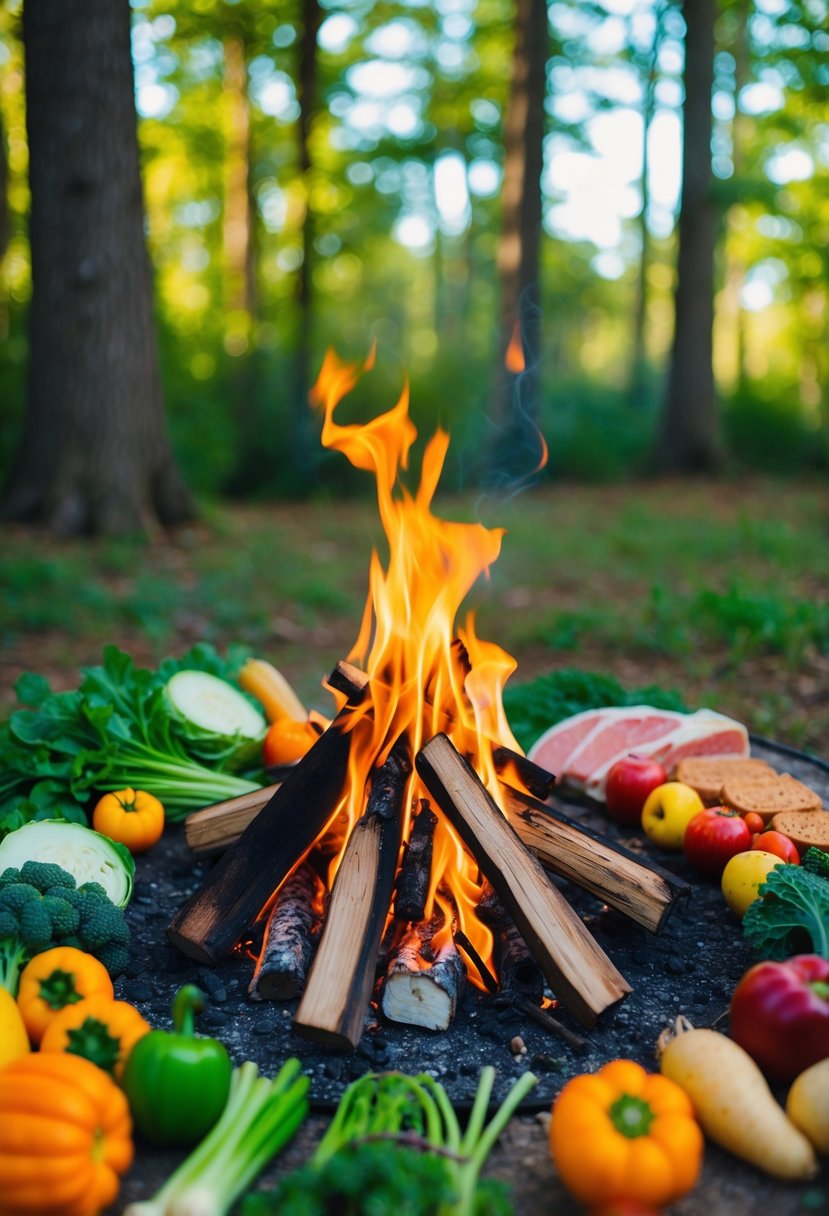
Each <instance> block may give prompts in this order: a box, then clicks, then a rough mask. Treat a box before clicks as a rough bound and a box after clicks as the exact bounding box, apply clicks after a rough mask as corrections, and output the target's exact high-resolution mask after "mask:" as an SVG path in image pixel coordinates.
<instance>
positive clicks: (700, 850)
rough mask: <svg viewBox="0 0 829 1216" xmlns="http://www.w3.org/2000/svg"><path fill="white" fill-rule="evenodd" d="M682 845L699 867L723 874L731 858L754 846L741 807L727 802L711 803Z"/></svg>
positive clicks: (697, 816)
mask: <svg viewBox="0 0 829 1216" xmlns="http://www.w3.org/2000/svg"><path fill="white" fill-rule="evenodd" d="M682 847H683V848H684V850H685V856H686V857H687V858H688V860H689V861H690V863H691V865H693V866H695V867H696V868H697V869H698V870H702V872H703V873H704V874H722V872H723V870H724V869H725V864H726V862H727V861H729V860H730V859H731V858H732V857H734V856H735V855H736V854H737V853H744V852H745V851H746V850H747V849H750V848H751V832H750V831H749V829H748V827H747V825H746V822H745V820H744V819H742V818H741V817H740V815H739V814H738V813H737V811H732V810H730V809H729V808H728V807H727V806H710V807H708V809H707V810H704V811H700V812H699V813H698V814H696V815H695V816H694V818H693V819H692V820H691V822H690V823H689V824H688V826H687V828H686V829H685V837H684V839H683V842H682Z"/></svg>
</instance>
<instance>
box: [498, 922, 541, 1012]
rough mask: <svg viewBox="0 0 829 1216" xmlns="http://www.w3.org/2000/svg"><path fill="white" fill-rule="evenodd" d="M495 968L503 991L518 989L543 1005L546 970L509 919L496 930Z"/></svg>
mask: <svg viewBox="0 0 829 1216" xmlns="http://www.w3.org/2000/svg"><path fill="white" fill-rule="evenodd" d="M495 968H496V970H497V972H498V979H499V981H500V984H501V990H502V992H517V993H519V994H520V995H521V996H524V997H526V998H527V1000H528V1001H532V1002H533V1004H534V1005H540V1004H541V999H542V997H543V996H544V974H543V972H542V970H541V968H540V967H539V965H538V963H537V962H536V961H535V959H534V958H533V956H532V954H531V953H530V950H529V947H528V946H527V943H526V942H525V941H524V939H523V937H522V936H521V933H520V931H519V929H518V926H517V925H515V924H514V923H513V922H512V921H507V923H506V924H504V925H502V926H501V927H500V928H499V929H498V930H497V931H496V934H495Z"/></svg>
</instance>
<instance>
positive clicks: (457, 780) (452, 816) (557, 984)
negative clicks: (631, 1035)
mask: <svg viewBox="0 0 829 1216" xmlns="http://www.w3.org/2000/svg"><path fill="white" fill-rule="evenodd" d="M416 766H417V771H418V773H419V775H420V778H421V780H422V781H423V783H424V784H425V786H426V788H427V789H428V790H429V793H430V794H431V795H432V797H433V798H434V799H435V801H436V802H437V804H438V806H439V807H440V808H441V810H442V811H443V812H444V814H445V815H446V816H447V818H448V819H449V820H450V821H451V822H452V824H453V825H454V827H455V828H456V830H457V831H458V833H459V834H460V836H461V838H462V840H463V841H464V844H465V845H466V847H467V848H468V849H469V851H470V853H471V854H472V855H473V857H475V859H476V860H477V862H478V865H479V866H480V868H481V870H482V872H483V873H484V875H485V876H486V877H487V878H488V879H489V881H490V882H491V883H492V885H493V887H494V888H495V890H496V891H497V893H498V895H499V896H500V898H501V901H502V902H503V904H504V906H505V907H506V909H507V911H508V912H509V914H510V916H511V917H512V919H513V920H514V921H515V923H516V924H517V925H518V928H519V929H520V931H521V933H522V935H523V937H524V940H525V941H526V943H527V945H528V946H529V948H530V950H531V951H532V953H533V957H534V958H535V959H536V960H537V962H538V963H539V965H540V967H541V969H542V971H543V973H544V976H545V978H546V979H547V982H548V983H549V985H550V987H551V989H552V991H553V992H554V993H555V995H556V996H557V997H558V998H559V1000H560V1001H561V1002H562V1004H564V1005H565V1007H566V1008H567V1009H568V1010H569V1011H570V1012H571V1013H572V1014H573V1015H574V1016H575V1017H576V1018H578V1019H579V1021H581V1022H582V1023H583V1024H584V1025H586V1026H592V1025H593V1024H594V1023H595V1022H596V1020H597V1018H598V1017H600V1015H601V1014H602V1013H604V1012H605V1010H607V1009H609V1008H610V1007H611V1006H613V1005H615V1004H617V1003H618V1002H619V1001H620V1000H622V998H623V997H625V996H627V994H628V993H629V992H630V985H629V984H628V983H627V981H626V980H625V978H624V976H623V975H621V974H620V972H619V971H618V970H617V969H616V967H615V966H614V965H613V963H612V962H611V960H610V959H609V958H608V956H607V955H606V954H605V952H604V951H603V950H602V949H601V947H600V946H599V944H598V942H596V941H595V939H594V938H593V937H592V936H591V935H590V933H589V932H588V931H587V929H586V928H585V926H584V924H583V923H582V921H581V920H580V919H579V917H578V916H577V915H576V913H575V912H574V911H573V909H572V908H571V907H570V905H569V904H568V903H567V901H566V900H565V898H564V896H563V895H562V894H561V892H560V891H559V890H558V889H557V888H556V887H555V886H553V884H552V883H551V882H550V880H549V878H548V877H547V875H546V874H545V872H544V870H543V869H542V868H541V865H540V864H539V863H538V861H536V859H535V858H534V857H533V855H532V854H531V853H530V852H529V850H528V849H527V848H526V847H525V845H524V844H522V842H521V840H520V838H519V837H518V836H517V834H516V833H515V831H514V830H513V829H512V828H511V827H510V825H509V824H508V823H507V821H506V819H505V818H504V816H503V814H502V812H501V811H500V809H499V808H498V806H497V805H496V803H495V802H494V801H493V799H492V797H491V796H490V794H489V793H488V792H487V790H486V789H485V788H484V786H483V785H482V783H481V781H480V779H479V777H478V776H477V774H476V773H475V772H474V770H473V769H472V768H471V766H470V765H469V764H468V763H467V762H466V761H465V760H464V759H463V757H462V756H460V755H459V754H458V752H457V751H456V749H455V748H454V747H453V745H452V743H451V741H450V740H449V739H448V738H447V737H446V736H445V735H436V736H435V737H434V738H433V739H431V740H430V741H429V742H428V743H427V744H426V746H425V747H423V748H422V749H421V751H420V752H419V753H418V756H417V758H416Z"/></svg>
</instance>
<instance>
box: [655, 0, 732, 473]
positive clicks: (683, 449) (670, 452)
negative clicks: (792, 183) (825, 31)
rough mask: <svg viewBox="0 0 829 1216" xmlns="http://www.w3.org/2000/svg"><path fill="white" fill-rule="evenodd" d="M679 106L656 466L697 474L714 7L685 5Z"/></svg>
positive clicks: (708, 326) (709, 457)
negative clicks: (675, 214)
mask: <svg viewBox="0 0 829 1216" xmlns="http://www.w3.org/2000/svg"><path fill="white" fill-rule="evenodd" d="M682 11H683V15H684V17H685V25H686V35H685V72H684V83H685V101H684V104H683V107H682V113H683V149H682V195H681V199H680V210H679V254H678V265H677V283H676V290H675V293H674V307H675V314H676V316H675V321H674V341H673V349H672V351H671V363H670V370H669V373H668V384H667V394H666V398H665V401H664V403H663V408H662V417H661V419H660V430H659V436H658V439H657V448H656V460H657V464H658V466H659V467H660V468H661V469H662V470H664V471H675V472H683V473H686V472H687V473H696V472H704V471H706V470H711V469H713V468H714V467H716V465H717V464H718V463H719V433H718V432H719V428H718V417H717V405H716V398H715V391H714V369H713V362H712V330H713V324H714V240H715V232H716V215H715V210H714V204H713V201H712V199H711V127H712V120H711V89H712V86H713V82H714V18H715V14H716V0H685V3H684V4H683V6H682Z"/></svg>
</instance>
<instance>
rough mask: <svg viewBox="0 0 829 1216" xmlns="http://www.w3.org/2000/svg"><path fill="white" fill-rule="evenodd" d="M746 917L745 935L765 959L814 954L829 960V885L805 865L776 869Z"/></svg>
mask: <svg viewBox="0 0 829 1216" xmlns="http://www.w3.org/2000/svg"><path fill="white" fill-rule="evenodd" d="M760 896H761V898H760V899H755V901H754V903H753V904H751V905H750V906H749V908H748V911H747V912H746V914H745V916H744V917H743V933H744V934H745V937H746V939H747V941H748V942H749V943H750V944H751V945H752V946H753V947H754V949H755V950H756V951H757V953H758V954H759V955H760V957H761V958H770V959H784V958H789V957H790V956H791V955H792V954H801V953H804V952H808V951H813V952H814V953H815V954H819V955H820V956H821V957H822V958H825V959H829V882H827V881H826V879H825V878H820V877H819V876H818V875H817V874H812V873H810V872H809V870H804V868H803V866H788V865H786V866H775V867H774V869H773V870H772V871H771V872H770V873H769V875H768V876H767V878H766V881H765V882H764V883H763V884H762V886H761V887H760Z"/></svg>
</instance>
